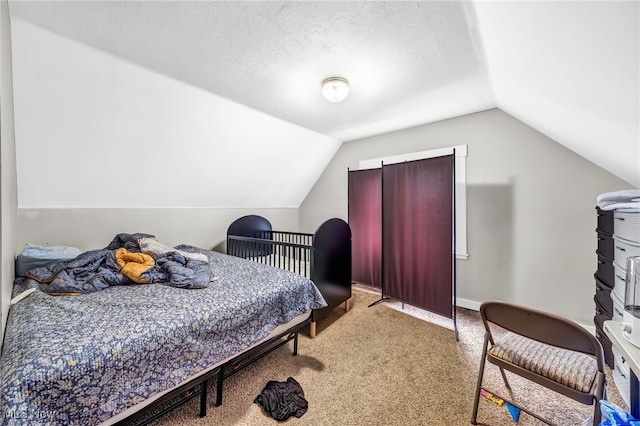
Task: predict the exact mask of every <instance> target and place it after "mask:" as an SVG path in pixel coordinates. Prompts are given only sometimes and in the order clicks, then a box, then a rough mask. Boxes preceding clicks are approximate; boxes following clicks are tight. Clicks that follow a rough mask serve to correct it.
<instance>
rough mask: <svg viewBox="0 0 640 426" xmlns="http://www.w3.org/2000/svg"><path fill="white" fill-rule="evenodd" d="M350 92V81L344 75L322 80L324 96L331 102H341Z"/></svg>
mask: <svg viewBox="0 0 640 426" xmlns="http://www.w3.org/2000/svg"><path fill="white" fill-rule="evenodd" d="M348 94H349V82H348V81H347V80H346V79H344V78H342V77H329V78H328V79H326V80H325V81H323V82H322V96H324V98H325V99H326V100H328V101H329V102H341V101H343V100H344V98H346V97H347V95H348Z"/></svg>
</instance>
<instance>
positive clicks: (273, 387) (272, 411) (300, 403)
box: [253, 377, 309, 421]
mask: <svg viewBox="0 0 640 426" xmlns="http://www.w3.org/2000/svg"><path fill="white" fill-rule="evenodd" d="M253 402H255V403H256V404H260V405H262V406H263V407H264V409H265V411H266V412H267V414H269V415H270V416H271V417H273V418H274V419H276V420H278V421H284V420H287V419H288V418H289V417H291V416H296V417H302V415H303V414H304V413H306V412H307V408H308V406H309V404H308V402H307V400H306V399H304V391H303V390H302V386H300V384H299V383H298V382H297V381H296V380H295V379H294V378H293V377H289V378H288V379H287V381H286V382H276V381H274V380H272V381H270V382H268V383H267V385H266V386H265V387H264V389H263V390H262V392H261V393H260V395H258V396H257V397H256V399H255V400H254V401H253Z"/></svg>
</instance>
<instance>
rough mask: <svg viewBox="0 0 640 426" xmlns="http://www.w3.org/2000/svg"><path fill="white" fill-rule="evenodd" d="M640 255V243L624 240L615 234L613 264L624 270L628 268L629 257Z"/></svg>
mask: <svg viewBox="0 0 640 426" xmlns="http://www.w3.org/2000/svg"><path fill="white" fill-rule="evenodd" d="M635 256H640V243H634V242H631V241H627V240H623V239H622V238H619V237H618V236H617V235H614V236H613V264H614V265H617V266H618V267H620V268H621V269H622V270H623V271H626V270H627V258H629V257H635Z"/></svg>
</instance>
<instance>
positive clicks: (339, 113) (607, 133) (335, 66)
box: [9, 0, 640, 187]
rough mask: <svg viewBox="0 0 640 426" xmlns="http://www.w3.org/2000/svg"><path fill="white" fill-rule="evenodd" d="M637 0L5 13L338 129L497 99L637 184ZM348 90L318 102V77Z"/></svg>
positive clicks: (453, 112)
mask: <svg viewBox="0 0 640 426" xmlns="http://www.w3.org/2000/svg"><path fill="white" fill-rule="evenodd" d="M639 4H640V3H639V2H637V1H627V2H624V1H622V2H616V1H603V2H598V1H584V2H581V1H553V2H540V1H524V2H502V1H498V2H491V1H474V2H471V1H462V2H458V1H442V2H437V1H419V2H405V1H402V2H397V1H386V2H362V1H359V2H340V1H336V2H331V1H329V2H325V1H322V2H283V1H260V2H253V1H252V2H242V1H228V2H220V1H210V2H205V1H196V2H184V1H176V2H170V1H107V2H99V1H70V2H65V1H48V2H34V1H24V0H11V1H10V2H9V5H10V12H11V15H12V16H15V17H18V18H21V19H24V20H25V21H28V22H31V23H34V24H36V25H38V26H40V27H42V28H45V29H47V30H50V31H53V32H55V33H57V34H60V35H62V36H65V37H68V38H71V39H74V40H77V41H79V42H81V43H84V44H86V45H89V46H92V47H95V48H97V49H99V50H102V51H104V52H108V53H111V54H113V55H114V56H117V57H119V58H124V59H125V60H127V61H130V62H132V63H135V64H138V65H141V66H143V67H146V68H149V69H151V70H154V71H156V72H159V73H162V74H164V75H167V76H169V77H172V78H175V79H176V80H179V81H182V82H186V83H188V84H191V85H193V86H196V87H199V88H203V89H205V90H207V91H210V92H212V93H215V94H217V95H221V96H223V97H226V98H228V99H230V100H232V101H235V102H238V103H241V104H244V105H247V106H249V107H251V108H254V109H256V110H259V111H263V112H266V113H268V114H270V115H272V116H275V117H278V118H281V119H283V120H286V121H288V122H290V123H293V124H296V125H299V126H302V127H305V128H307V129H311V130H314V131H316V132H319V133H322V134H325V135H329V136H332V137H334V138H337V139H339V140H341V141H346V140H352V139H358V138H362V137H366V136H370V135H374V134H380V133H384V132H389V131H393V130H397V129H401V128H406V127H410V126H415V125H419V124H424V123H429V122H433V121H437V120H442V119H446V118H450V117H455V116H460V115H464V114H468V113H473V112H477V111H481V110H485V109H489V108H493V107H496V106H497V107H499V108H501V109H503V110H504V111H506V112H508V113H510V114H512V115H514V116H515V117H517V118H518V119H520V120H522V121H523V122H525V123H527V124H529V125H530V126H532V127H534V128H535V129H537V130H538V131H540V132H542V133H544V134H546V135H548V136H549V137H551V138H553V139H554V140H556V141H557V142H559V143H561V144H563V145H565V146H567V147H568V148H569V149H571V150H573V151H575V152H576V153H578V154H580V155H582V156H584V157H585V158H587V159H589V160H591V161H592V162H594V163H596V164H598V165H599V166H601V167H604V168H605V169H607V170H609V171H610V172H612V173H614V174H616V175H617V176H619V177H621V178H622V179H624V180H626V181H627V182H629V183H631V184H633V185H634V186H639V187H640V143H639V142H638V140H639V138H640V132H639V130H638V127H639V118H638V117H639V114H640V108H639V106H638V104H639V101H638V99H639V90H640V86H639V81H638V80H639V77H638V76H639V75H640V69H639V63H640V53H639V52H640V42H639V40H640V34H639V22H640V8H639ZM330 76H341V77H344V78H346V79H348V80H349V81H350V85H351V93H350V96H349V97H348V98H347V100H346V101H344V102H343V103H339V104H332V103H328V102H326V101H325V100H324V99H323V98H322V97H321V95H320V83H321V82H322V80H324V79H325V78H327V77H330Z"/></svg>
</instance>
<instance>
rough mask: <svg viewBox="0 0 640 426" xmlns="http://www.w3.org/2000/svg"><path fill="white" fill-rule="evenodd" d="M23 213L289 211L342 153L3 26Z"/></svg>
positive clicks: (210, 99) (32, 30) (234, 107)
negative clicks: (7, 32) (9, 55)
mask: <svg viewBox="0 0 640 426" xmlns="http://www.w3.org/2000/svg"><path fill="white" fill-rule="evenodd" d="M12 24H13V25H12V46H13V56H14V57H13V65H14V88H15V129H16V130H15V133H16V145H17V173H18V202H19V206H20V207H24V208H50V207H54V208H58V207H65V208H66V207H72V208H74V207H88V208H94V207H202V208H226V207H233V208H291V207H293V208H297V207H298V206H299V204H300V203H301V202H302V200H303V199H304V197H305V196H306V194H307V192H308V190H309V189H310V188H311V186H312V185H313V183H314V182H315V181H316V179H317V177H318V176H319V175H320V173H321V172H322V170H323V168H324V166H325V165H326V164H327V163H328V162H329V161H330V159H331V158H332V156H333V154H334V153H335V151H336V150H337V149H338V147H339V142H338V141H337V140H335V139H332V138H330V137H327V136H324V135H321V134H318V133H315V132H312V131H309V130H306V129H303V128H301V127H298V126H295V125H292V124H290V123H287V122H284V121H282V120H279V119H276V118H273V117H271V116H268V115H266V114H264V113H261V112H258V111H255V110H252V109H250V108H247V107H244V106H242V105H239V104H237V103H234V102H231V101H229V100H226V99H224V98H221V97H219V96H217V95H214V94H212V93H209V92H206V91H204V90H201V89H198V88H195V87H193V86H189V85H187V84H184V83H181V82H179V81H176V80H173V79H170V78H167V77H165V76H163V75H160V74H157V73H155V72H152V71H150V70H147V69H145V68H141V67H139V66H137V65H134V64H132V63H129V62H127V61H124V60H122V59H119V58H116V57H113V56H111V55H109V54H106V53H104V52H100V51H98V50H95V49H93V48H90V47H87V46H85V45H82V44H79V43H77V42H75V41H71V40H69V39H65V38H63V37H60V36H57V35H54V34H53V33H50V32H48V31H45V30H43V29H40V28H38V27H36V26H34V25H32V24H30V23H27V22H25V21H21V20H20V19H15V18H14V19H13V20H12Z"/></svg>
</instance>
